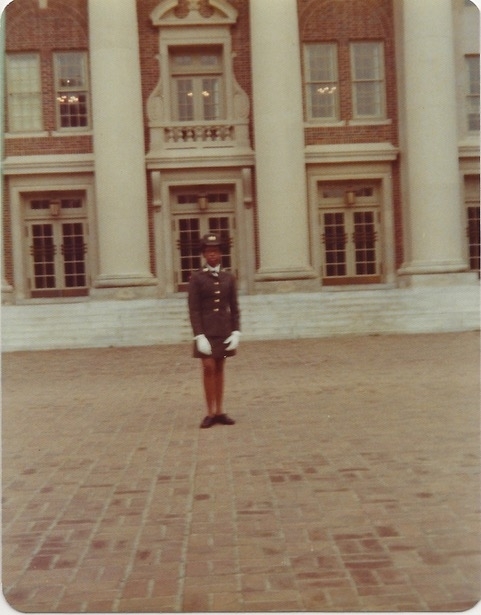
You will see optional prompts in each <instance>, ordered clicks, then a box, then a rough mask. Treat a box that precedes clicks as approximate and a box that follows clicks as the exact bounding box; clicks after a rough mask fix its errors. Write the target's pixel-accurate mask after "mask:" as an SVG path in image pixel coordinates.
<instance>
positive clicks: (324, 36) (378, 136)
mask: <svg viewBox="0 0 481 615" xmlns="http://www.w3.org/2000/svg"><path fill="white" fill-rule="evenodd" d="M297 4H298V15H299V34H300V39H301V45H302V44H304V43H314V42H337V44H338V53H339V56H338V70H339V87H340V90H341V91H340V116H341V117H340V119H341V120H342V121H344V122H346V123H347V122H348V121H349V120H350V119H351V117H352V107H351V73H350V71H351V68H350V61H349V43H350V42H352V41H356V40H358V41H368V40H372V41H382V42H383V43H384V70H385V79H386V112H387V118H389V119H390V120H391V124H389V125H377V126H376V125H362V126H349V125H345V126H316V127H309V128H305V142H306V145H316V144H341V143H382V142H386V143H391V144H393V145H394V146H398V144H399V138H398V110H397V93H396V64H395V40H394V16H393V7H392V0H297ZM301 61H303V58H302V57H301ZM305 105H306V101H305V98H304V107H305ZM393 195H394V220H395V254H396V266H400V264H401V263H402V260H403V253H402V216H401V202H400V179H399V168H398V164H397V163H394V164H393Z"/></svg>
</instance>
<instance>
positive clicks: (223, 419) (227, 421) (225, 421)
mask: <svg viewBox="0 0 481 615" xmlns="http://www.w3.org/2000/svg"><path fill="white" fill-rule="evenodd" d="M215 418H216V422H217V423H220V424H221V425H234V424H235V421H234V419H231V418H230V416H227V414H218V415H217V416H216V417H215Z"/></svg>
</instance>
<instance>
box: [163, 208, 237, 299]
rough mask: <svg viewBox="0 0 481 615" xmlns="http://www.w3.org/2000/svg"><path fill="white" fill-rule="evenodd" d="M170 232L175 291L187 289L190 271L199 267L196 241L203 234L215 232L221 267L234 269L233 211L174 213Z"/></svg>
mask: <svg viewBox="0 0 481 615" xmlns="http://www.w3.org/2000/svg"><path fill="white" fill-rule="evenodd" d="M174 232H175V242H174V245H175V254H174V267H175V271H174V277H175V283H176V286H177V290H178V291H185V290H187V285H188V282H189V279H190V276H191V274H192V272H193V271H197V270H198V269H200V267H201V266H202V255H201V253H200V241H201V238H202V237H203V236H204V235H206V234H207V233H216V234H217V235H219V236H220V239H221V242H222V245H221V252H222V267H223V268H224V269H227V270H228V271H234V267H233V264H234V258H233V249H232V248H233V232H234V216H233V214H225V215H210V214H201V215H180V216H175V217H174ZM234 272H235V271H234Z"/></svg>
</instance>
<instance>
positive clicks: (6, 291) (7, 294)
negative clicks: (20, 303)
mask: <svg viewBox="0 0 481 615" xmlns="http://www.w3.org/2000/svg"><path fill="white" fill-rule="evenodd" d="M13 303H14V296H13V286H10V284H8V282H5V281H4V282H2V305H12V304H13Z"/></svg>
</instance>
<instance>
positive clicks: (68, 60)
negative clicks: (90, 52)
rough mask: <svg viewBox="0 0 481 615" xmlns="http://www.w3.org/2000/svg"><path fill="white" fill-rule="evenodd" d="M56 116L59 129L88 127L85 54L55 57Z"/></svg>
mask: <svg viewBox="0 0 481 615" xmlns="http://www.w3.org/2000/svg"><path fill="white" fill-rule="evenodd" d="M55 69H56V73H55V78H56V83H57V95H56V96H57V106H58V107H57V116H58V125H59V128H86V127H88V125H89V117H88V91H87V75H86V62H85V54H83V53H78V52H72V53H57V54H56V55H55Z"/></svg>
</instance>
